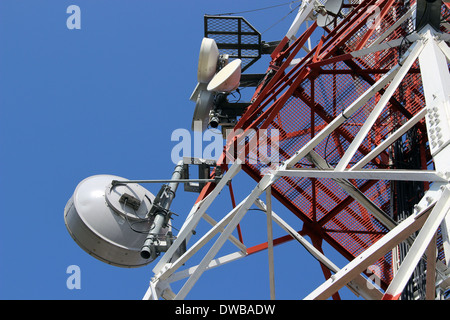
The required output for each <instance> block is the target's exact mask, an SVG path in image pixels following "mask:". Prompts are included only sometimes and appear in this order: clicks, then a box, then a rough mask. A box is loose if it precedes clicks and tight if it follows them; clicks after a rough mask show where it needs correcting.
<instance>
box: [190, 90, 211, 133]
mask: <svg viewBox="0 0 450 320" xmlns="http://www.w3.org/2000/svg"><path fill="white" fill-rule="evenodd" d="M213 106H214V93H213V92H209V91H206V90H201V91H200V92H199V94H198V97H197V102H196V104H195V110H194V115H193V117H192V130H193V131H199V130H201V131H202V132H203V131H205V130H206V129H207V127H208V123H209V112H210V111H211V110H212V108H213ZM196 121H201V126H199V125H198V124H197V125H196V123H195V122H196Z"/></svg>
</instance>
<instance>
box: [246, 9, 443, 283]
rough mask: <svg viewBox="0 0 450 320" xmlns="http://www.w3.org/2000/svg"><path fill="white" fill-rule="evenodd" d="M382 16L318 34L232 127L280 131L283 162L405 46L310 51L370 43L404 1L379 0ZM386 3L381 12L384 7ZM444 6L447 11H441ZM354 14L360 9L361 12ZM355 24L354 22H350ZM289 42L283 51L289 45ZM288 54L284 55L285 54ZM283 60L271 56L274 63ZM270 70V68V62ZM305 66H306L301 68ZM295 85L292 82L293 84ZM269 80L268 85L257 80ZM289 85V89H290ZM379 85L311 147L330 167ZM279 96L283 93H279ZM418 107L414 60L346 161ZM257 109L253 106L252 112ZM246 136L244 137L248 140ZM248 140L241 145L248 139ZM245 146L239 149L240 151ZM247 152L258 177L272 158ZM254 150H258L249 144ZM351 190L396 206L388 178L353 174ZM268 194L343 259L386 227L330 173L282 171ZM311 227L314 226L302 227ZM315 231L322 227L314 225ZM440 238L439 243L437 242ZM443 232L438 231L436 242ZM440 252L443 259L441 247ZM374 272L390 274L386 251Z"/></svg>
mask: <svg viewBox="0 0 450 320" xmlns="http://www.w3.org/2000/svg"><path fill="white" fill-rule="evenodd" d="M374 2H375V1H369V0H368V1H362V5H367V6H368V5H371V4H372V3H374ZM377 3H378V4H380V7H381V8H382V12H383V14H384V16H383V18H382V20H381V22H380V24H379V25H378V26H377V27H376V28H372V29H371V28H369V27H368V24H367V23H363V24H359V21H360V16H358V14H357V13H355V12H352V14H353V15H351V14H349V15H348V16H349V17H350V18H348V20H347V21H345V20H342V21H341V20H339V22H340V23H341V24H338V25H337V26H335V29H334V30H327V31H328V32H329V34H328V35H327V36H324V37H323V38H322V40H323V43H322V49H320V50H321V51H319V52H315V50H319V49H317V47H316V48H315V49H313V50H312V53H311V54H310V55H307V56H306V57H305V58H303V60H302V61H301V62H300V63H299V65H298V66H297V67H295V68H297V69H295V68H294V69H293V70H291V71H289V73H287V72H284V73H283V74H282V76H280V77H279V79H280V80H278V81H277V82H274V83H273V87H270V88H268V87H262V88H260V89H261V90H257V92H256V94H255V96H254V98H253V100H254V101H255V102H254V105H252V106H250V107H249V109H248V110H247V113H245V114H244V115H243V117H242V118H243V119H241V121H240V122H239V123H238V125H237V128H239V129H241V128H242V129H244V130H248V129H249V127H248V126H249V125H250V124H251V129H252V130H258V129H267V130H271V129H276V130H278V132H279V144H278V146H279V159H278V160H279V162H283V161H285V160H287V159H289V158H290V157H292V156H293V155H294V153H295V152H297V151H298V150H299V149H300V148H302V147H303V146H305V145H306V144H307V143H308V142H309V141H310V140H311V139H312V138H313V137H314V136H315V135H316V134H317V133H318V132H320V131H321V130H322V129H323V128H325V127H326V126H327V125H328V124H329V123H330V122H331V121H332V120H333V119H335V118H336V117H337V116H339V115H340V114H341V113H342V112H343V110H345V109H346V108H347V107H348V106H350V105H351V104H352V103H353V102H354V101H356V99H358V97H360V96H361V94H362V93H364V92H365V91H366V90H367V89H368V88H370V87H371V85H373V84H374V83H375V82H376V81H377V80H378V79H379V78H380V77H381V76H382V75H384V74H385V73H386V72H387V71H388V70H389V69H390V68H392V67H393V66H394V65H396V64H397V63H398V62H399V60H400V58H401V57H402V55H403V54H404V52H405V51H406V50H407V49H408V47H409V46H410V43H408V41H402V44H401V46H400V47H394V48H390V49H387V50H384V51H379V52H375V53H371V54H368V55H365V56H363V57H360V58H352V59H348V60H343V61H337V62H332V63H328V64H322V65H321V66H320V67H318V68H315V69H314V68H313V67H312V66H311V65H309V64H310V63H311V59H312V58H311V57H312V55H313V54H316V57H315V59H316V60H315V62H317V61H321V59H323V60H326V59H329V58H330V57H332V56H340V55H343V54H345V53H348V52H351V51H353V50H360V49H363V48H365V47H368V46H370V45H371V44H374V43H375V41H378V40H377V39H378V38H379V37H380V35H382V34H383V33H384V32H385V31H387V30H388V29H389V28H390V27H391V26H392V25H393V24H394V23H395V22H396V21H397V20H398V19H400V18H401V17H402V15H403V14H405V13H406V12H407V8H406V7H405V6H404V5H403V3H402V2H395V3H394V1H389V0H380V1H377ZM385 7H386V10H384V9H383V8H385ZM443 10H444V11H446V10H447V9H443ZM358 12H364V10H360V11H358ZM354 26H358V28H356V27H354ZM413 26H414V20H413V19H412V18H408V19H405V20H404V22H403V23H401V24H399V25H398V26H397V27H396V28H395V29H394V30H393V31H392V32H391V34H389V35H388V36H387V37H384V38H383V40H382V41H379V42H386V41H390V40H394V39H402V38H404V37H405V36H406V35H407V34H409V33H410V32H411V31H412V30H413ZM294 47H295V43H294V44H292V45H291V47H290V48H289V49H288V50H287V52H290V51H293V49H294ZM286 56H287V55H284V57H286ZM281 64H282V61H275V63H273V65H277V66H278V67H279V66H280V65H281ZM269 70H270V68H269ZM305 70H306V71H307V72H305ZM293 83H296V84H297V85H296V87H295V88H293ZM263 85H267V83H263ZM292 89H294V90H292ZM385 89H386V87H385V88H384V89H383V90H380V92H379V93H377V94H375V95H374V96H373V97H372V98H371V99H369V101H368V102H367V103H366V104H365V105H364V106H363V107H361V108H360V109H359V110H358V111H357V112H355V113H354V114H353V115H352V116H351V117H349V118H348V119H346V121H345V122H344V123H343V124H342V125H340V126H339V127H338V128H337V129H336V130H335V131H333V133H331V134H330V135H328V136H327V138H326V139H324V140H323V141H322V142H321V143H319V144H318V145H317V146H316V147H315V149H314V151H315V152H316V153H317V154H318V155H319V156H320V157H322V158H323V159H324V160H325V161H326V162H327V163H328V164H329V165H330V166H335V165H337V164H338V163H339V161H340V160H341V158H342V156H343V154H344V153H345V151H346V150H347V148H348V146H349V145H350V143H351V142H352V141H353V140H354V138H355V136H356V135H357V133H358V132H359V130H360V128H361V126H362V125H363V124H364V122H365V121H366V119H367V117H368V116H369V114H370V113H371V111H372V109H373V108H374V107H375V106H376V104H377V103H378V101H379V100H380V97H381V95H382V93H383V92H384V90H385ZM283 98H285V99H283ZM423 107H424V97H423V89H422V84H421V77H420V73H419V66H418V62H416V63H415V64H414V65H413V67H412V68H411V70H410V71H409V73H408V74H407V76H406V77H405V78H404V79H403V81H402V82H401V83H400V85H399V86H398V88H397V90H396V91H395V93H394V95H393V97H392V98H391V99H390V101H389V102H388V103H387V105H386V107H385V108H384V110H383V111H382V112H381V114H380V116H379V117H378V119H377V121H376V122H375V124H374V126H373V128H372V129H371V130H370V132H369V134H368V135H367V137H365V139H364V141H363V143H362V144H361V146H360V147H359V149H358V150H357V152H356V153H355V155H354V156H353V158H352V159H351V162H350V164H354V163H356V162H357V161H359V160H361V159H362V158H363V157H364V156H365V155H366V154H367V153H368V152H370V151H371V150H372V149H373V148H375V147H376V146H377V145H379V144H380V142H381V141H383V140H385V139H386V138H387V137H388V136H389V135H390V134H391V133H392V132H393V130H395V129H396V128H398V127H399V126H401V125H402V124H403V123H405V122H406V121H407V120H408V119H410V118H411V117H412V116H414V115H415V114H416V113H417V112H419V111H420V110H421V109H422V108H423ZM255 110H256V111H255ZM416 127H417V128H418V130H419V133H420V139H421V144H422V145H423V149H424V150H423V157H424V158H425V161H424V162H423V166H424V168H426V166H427V164H428V163H430V160H431V158H430V155H429V151H428V150H427V148H428V146H427V139H426V132H425V130H424V128H425V127H424V123H423V122H419V123H418V124H417V125H416ZM251 138H252V136H251V135H249V140H251ZM249 140H247V144H248V141H249ZM241 150H245V149H241ZM243 152H244V153H245V157H244V158H245V159H246V164H245V165H246V166H247V168H248V169H249V170H250V171H251V172H253V173H254V176H262V175H263V174H264V173H265V172H266V170H267V169H268V168H270V164H267V163H262V162H259V161H258V162H256V163H255V162H252V163H250V159H251V157H250V156H249V150H248V148H247V150H245V151H243ZM253 154H256V151H255V150H253ZM295 167H296V168H311V167H314V165H313V164H312V163H310V162H309V161H308V160H307V159H306V158H304V159H302V160H301V161H300V162H298V163H297V164H296V165H295ZM390 167H391V164H390V150H389V149H386V150H384V151H383V152H382V153H381V154H380V155H379V156H378V157H376V158H374V159H373V160H372V161H371V162H369V163H368V164H366V165H365V167H364V168H365V169H389V168H390ZM350 182H351V183H352V184H353V185H354V186H355V187H356V188H358V189H359V190H360V191H361V192H362V193H364V195H365V196H366V197H367V198H368V199H370V200H371V201H372V202H373V203H374V204H375V205H376V206H378V207H379V208H380V209H381V210H382V211H384V212H385V213H386V214H387V215H390V216H395V214H396V213H395V212H394V211H393V210H395V208H394V209H393V207H392V204H391V184H390V182H389V181H369V180H351V181H350ZM273 189H274V190H275V192H274V195H276V196H277V197H278V199H279V200H280V201H281V202H282V203H283V204H285V205H286V207H288V208H289V209H290V210H291V211H292V212H293V213H294V214H295V215H296V216H298V217H299V218H300V219H302V220H303V221H304V222H307V224H305V225H304V232H305V233H308V232H309V233H310V234H311V235H314V236H319V237H322V238H323V239H325V240H326V241H328V242H329V243H330V244H331V245H332V246H333V247H334V248H336V249H337V250H338V251H339V252H341V253H342V254H343V255H344V256H345V257H347V258H348V259H352V258H354V257H355V256H357V255H358V254H360V253H361V252H363V251H364V250H366V249H367V248H368V247H369V246H371V245H372V244H374V243H375V242H376V241H378V240H379V239H380V238H381V237H382V236H383V235H384V234H385V233H387V232H388V229H387V228H386V227H385V226H384V225H383V224H382V223H380V221H378V220H377V219H376V218H375V217H374V216H373V215H372V214H371V213H369V212H368V211H367V210H366V209H365V208H364V207H363V206H361V205H360V204H359V203H358V202H357V201H355V200H354V199H353V198H351V197H350V196H349V195H348V194H347V193H346V192H345V191H344V190H343V189H342V188H341V187H340V186H339V184H338V183H337V182H336V181H333V180H331V179H305V178H297V177H281V178H279V179H278V180H277V181H276V182H275V183H274V184H273ZM311 225H314V226H315V227H314V230H312V229H310V228H309V227H307V226H311ZM318 229H320V230H321V231H320V232H317V230H318ZM439 241H440V242H439ZM439 243H441V245H440V246H442V238H441V237H440V236H439V237H438V245H439ZM439 258H440V259H442V258H443V251H442V249H440V251H439ZM372 267H373V268H372V269H373V270H371V272H373V273H375V274H376V275H377V276H378V277H379V278H380V280H381V282H382V284H384V285H385V286H386V285H387V284H389V283H390V281H391V279H392V276H393V266H392V253H391V252H388V253H386V255H385V256H384V257H382V258H381V259H379V260H378V261H377V262H376V263H375V264H374V265H373V266H372Z"/></svg>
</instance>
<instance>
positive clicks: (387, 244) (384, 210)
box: [66, 0, 450, 299]
mask: <svg viewBox="0 0 450 320" xmlns="http://www.w3.org/2000/svg"><path fill="white" fill-rule="evenodd" d="M449 16H450V3H448V2H442V1H441V0H435V1H433V0H418V1H396V0H361V1H358V0H344V1H342V0H328V1H322V0H320V1H318V0H305V1H303V2H302V3H301V5H300V7H299V10H298V13H297V15H296V17H295V19H294V21H293V22H292V24H291V27H290V28H289V30H288V32H287V33H286V35H285V36H284V37H283V38H282V40H281V41H276V42H269V43H266V42H264V41H262V40H261V35H260V34H259V32H258V31H257V30H256V29H255V28H254V27H253V26H252V25H251V24H250V23H249V22H247V20H245V19H244V18H242V17H235V16H233V17H224V16H209V15H207V16H205V38H204V39H203V41H202V45H201V48H200V57H199V68H198V84H197V86H196V88H195V90H194V92H193V94H192V96H191V100H192V101H194V103H195V111H194V117H193V122H192V129H193V130H197V131H204V130H205V129H206V128H207V127H208V126H209V127H212V128H219V127H220V128H221V131H222V134H223V137H224V138H225V139H226V140H225V141H226V142H225V147H224V151H223V154H222V155H221V157H220V158H219V160H217V161H216V162H214V161H213V162H207V161H206V160H202V159H184V161H183V162H182V163H180V164H179V166H177V168H181V167H182V168H183V170H181V172H180V171H177V170H176V171H175V173H177V172H178V174H175V173H174V176H173V177H172V178H173V179H172V183H171V185H172V187H171V188H170V187H163V188H162V191H161V192H160V194H159V195H157V196H156V197H154V196H147V199H150V198H152V197H153V198H152V199H151V201H150V203H149V204H147V206H148V207H151V203H152V201H153V203H156V204H157V206H156V207H154V208H152V209H149V208H147V207H145V208H144V209H142V211H143V214H142V215H131V214H127V212H124V211H123V210H122V209H120V208H119V205H118V204H119V203H121V204H122V205H124V204H125V203H126V202H127V203H128V208H131V206H132V205H133V203H134V204H135V208H134V210H135V211H136V210H140V206H142V203H144V204H145V201H144V200H145V191H142V190H140V189H139V188H138V187H137V185H136V186H135V185H134V184H133V183H139V181H131V182H126V181H116V182H114V183H112V184H111V185H110V186H109V189H108V188H107V189H106V190H107V194H106V197H107V199H110V200H111V203H112V204H113V207H114V205H116V213H117V212H118V215H119V216H120V215H122V219H127V218H129V219H134V220H133V221H135V223H136V225H140V224H142V228H143V229H145V225H146V224H153V225H155V222H154V221H160V223H159V227H158V228H157V230H153V231H149V233H148V235H147V236H146V237H144V238H145V241H143V239H142V237H141V238H139V239H138V240H137V242H139V243H140V245H136V246H137V247H139V248H138V249H136V250H137V251H139V250H140V251H141V256H140V257H138V256H135V257H134V260H133V261H131V262H130V264H143V262H142V261H141V260H140V259H149V261H148V262H151V261H153V260H154V259H155V258H156V257H157V256H158V255H161V256H160V259H159V260H158V261H157V263H156V265H155V266H154V268H153V273H154V276H153V277H152V279H151V281H150V286H149V289H148V291H147V292H146V294H145V296H144V299H159V298H164V299H184V298H185V297H186V296H187V295H188V293H189V291H190V290H191V289H192V288H193V286H194V285H195V283H196V282H197V281H198V279H199V278H200V277H201V276H202V274H203V273H204V272H205V271H206V270H208V269H211V268H215V267H219V266H221V265H223V264H225V263H228V262H232V261H235V260H238V259H244V258H245V257H248V256H250V255H252V254H254V253H256V252H259V251H262V250H268V253H269V254H268V257H269V273H270V279H269V280H270V296H271V298H275V297H276V296H275V281H274V277H275V274H274V273H275V270H274V267H273V266H274V262H273V259H274V257H273V246H274V245H283V243H285V242H287V241H297V242H299V243H300V244H301V245H302V246H303V247H304V248H305V249H306V250H307V251H308V252H309V253H310V254H312V255H313V256H314V257H315V258H316V259H317V260H318V261H319V262H320V266H321V269H322V271H323V273H324V275H325V277H326V278H327V280H326V281H325V282H324V283H323V284H322V285H320V286H319V287H317V288H316V289H315V290H314V291H313V292H311V293H310V294H309V295H308V296H306V297H305V299H328V298H330V297H332V298H334V299H339V293H338V291H339V290H340V289H341V288H342V287H344V286H347V287H349V288H350V289H351V290H352V291H353V292H354V293H356V294H357V295H360V296H362V297H363V298H365V299H448V290H449V287H450V279H449V276H450V270H449V268H448V267H449V266H450V265H449V263H450V240H449V232H450V215H449V214H447V213H448V211H449V210H450V184H449V180H450V162H449V161H448V159H449V158H450V73H449V65H448V63H449V61H450V48H449V46H448V43H450V33H449V31H450V21H448V20H447V19H448V18H449ZM301 26H302V27H304V29H305V31H304V32H303V33H299V30H300V27H301ZM312 39H314V41H311V40H312ZM317 39H319V41H317V44H316V45H315V46H311V43H316V40H317ZM262 55H270V60H271V61H270V63H269V66H268V68H267V70H266V72H265V73H264V74H247V73H246V71H247V69H249V68H250V67H251V66H252V64H253V63H255V62H256V61H257V60H258V59H259V58H260V57H261V56H262ZM243 86H244V87H254V88H255V91H254V94H253V96H252V97H251V99H250V101H248V102H247V103H234V102H232V101H230V100H231V99H229V97H230V93H231V92H233V91H235V90H236V89H238V88H240V87H243ZM255 159H256V160H255ZM192 165H197V166H199V168H200V169H201V170H200V172H201V174H199V179H198V180H196V181H194V180H192V179H189V175H188V174H187V172H188V166H192ZM243 172H245V174H247V175H249V176H250V177H251V178H253V179H254V180H255V186H254V188H253V190H252V191H251V192H250V193H249V194H248V195H244V196H242V195H239V196H240V198H241V199H238V200H239V201H240V202H238V203H235V195H234V194H233V190H232V187H231V182H232V180H233V179H234V178H235V177H236V175H242V174H244V173H243ZM141 182H145V181H141ZM177 183H185V189H186V188H187V189H190V191H193V190H195V191H198V192H200V194H199V197H198V199H197V202H196V203H195V205H194V206H193V207H192V209H191V210H190V212H189V213H188V214H187V215H186V220H185V222H184V224H183V226H182V227H181V229H180V230H179V232H178V233H177V234H176V235H173V234H172V230H168V229H167V225H166V223H165V221H167V217H170V215H171V212H170V209H169V207H170V201H171V199H169V200H170V201H167V197H169V196H170V194H171V193H172V192H175V190H176V185H175V184H177ZM195 183H197V184H195ZM124 185H128V189H127V188H125V187H124ZM119 186H121V188H122V190H121V191H120V190H118V188H119ZM169 186H170V185H169ZM224 188H226V189H230V194H231V199H232V202H233V207H234V208H233V209H232V210H231V211H229V212H227V211H226V210H224V212H223V213H222V214H221V216H220V220H219V221H215V220H214V219H212V218H211V217H210V216H209V215H208V214H207V213H206V212H207V210H208V208H209V207H210V206H211V204H212V203H213V202H214V201H215V199H216V198H217V197H218V195H219V193H220V192H221V191H222V190H223V189H224ZM138 189H139V190H138ZM115 190H118V192H119V191H120V192H119V193H118V194H117V195H114V192H113V191H115ZM108 192H109V193H108ZM132 192H135V194H133V193H132ZM164 194H166V196H165V198H164V197H162V195H164ZM74 197H75V195H74ZM262 197H264V198H265V201H263V200H262V199H261V198H262ZM169 198H170V197H169ZM272 198H275V199H277V201H278V202H279V203H281V204H282V205H283V206H284V207H285V208H286V211H287V212H283V214H281V213H275V212H274V211H273V209H272ZM155 199H156V200H155ZM161 199H162V200H164V199H165V201H161ZM147 202H148V201H147ZM161 203H163V205H161ZM75 204H76V201H75ZM164 204H166V205H164ZM252 207H255V208H258V209H259V210H262V211H264V212H265V213H266V215H267V228H266V229H264V230H261V232H263V233H266V234H267V241H265V242H263V243H260V244H254V245H251V246H250V247H248V246H247V245H245V244H244V241H243V239H244V238H245V233H244V231H245V230H241V229H240V222H241V221H242V219H243V218H244V217H245V216H246V214H247V213H248V211H249V210H250V209H251V208H252ZM112 209H114V208H112ZM130 210H131V209H130ZM66 211H67V210H66ZM78 211H79V210H78ZM144 211H145V212H144ZM136 212H137V211H136ZM286 214H289V215H291V216H293V217H295V218H296V219H299V220H300V221H301V223H302V229H301V230H300V231H299V230H296V229H294V228H293V226H292V225H291V224H289V223H288V222H287V221H286V220H287V219H283V216H285V215H286ZM201 219H204V220H206V221H208V222H209V223H210V224H211V225H212V227H211V228H210V229H209V230H208V231H207V232H206V233H205V234H202V235H197V236H196V239H197V241H195V242H194V241H192V242H193V243H191V242H190V240H191V236H192V234H193V232H195V229H196V226H197V225H198V223H199V221H200V220H201ZM273 223H276V224H278V225H279V226H281V228H283V229H284V230H285V231H286V236H283V237H280V238H275V239H274V238H273V233H272V224H273ZM143 229H142V230H143ZM69 230H70V227H69ZM83 230H84V229H83ZM146 230H147V229H146ZM236 230H237V233H238V238H236V237H235V236H233V233H234V232H235V231H236ZM243 233H244V234H243ZM74 236H76V235H74ZM305 236H307V237H308V238H309V239H311V242H310V241H309V240H307V239H306V237H305ZM227 241H231V242H232V243H233V244H234V245H235V246H236V248H237V251H236V252H234V253H231V254H227V255H225V256H222V257H218V256H217V254H218V253H219V251H220V249H221V248H222V247H223V245H224V244H225V243H226V242H227ZM143 242H145V244H146V245H145V250H144V247H142V248H141V247H140V246H142V245H143ZM324 242H326V243H328V244H329V245H330V246H332V247H333V248H334V249H335V250H336V251H337V252H338V253H339V254H341V255H342V256H343V257H344V258H345V259H347V260H348V264H347V265H346V266H344V267H343V268H338V267H337V266H336V264H335V263H333V261H331V260H330V258H329V257H327V256H326V255H325V254H324V253H323V250H322V244H323V243H324ZM206 246H208V247H209V249H208V251H207V252H206V253H204V254H203V256H202V257H201V261H200V263H199V264H198V265H195V266H192V267H189V268H187V269H186V268H185V269H183V268H182V266H183V265H184V264H185V263H187V262H188V261H189V260H190V259H191V258H192V257H193V256H194V255H195V254H196V253H198V252H199V251H200V249H202V248H203V247H206ZM136 250H135V251H136ZM87 251H89V250H87ZM202 252H203V251H202ZM118 254H119V252H118ZM114 258H116V257H114ZM115 261H116V260H115ZM116 263H118V262H116ZM369 268H370V270H369ZM181 269H183V270H181ZM374 277H376V279H377V281H376V282H377V283H376V284H374V283H373V280H374ZM175 281H184V283H183V285H182V287H181V289H180V290H179V291H178V292H174V291H173V290H172V287H171V283H173V282H175ZM369 288H370V289H369ZM293 298H298V297H293Z"/></svg>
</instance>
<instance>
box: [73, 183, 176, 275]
mask: <svg viewBox="0 0 450 320" xmlns="http://www.w3.org/2000/svg"><path fill="white" fill-rule="evenodd" d="M113 180H120V181H125V180H126V179H124V178H121V177H117V176H112V175H96V176H92V177H89V178H87V179H84V180H83V181H81V182H80V183H79V184H78V186H77V188H76V189H75V192H74V194H73V195H72V197H71V198H70V199H69V201H68V202H67V204H66V207H65V208H64V222H65V224H66V227H67V229H68V231H69V233H70V235H71V236H72V238H73V239H74V240H75V242H76V243H77V244H78V245H79V246H80V247H81V248H82V249H83V250H84V251H86V252H87V253H89V254H90V255H92V256H93V257H95V258H97V259H99V260H101V261H103V262H106V263H108V264H112V265H115V266H119V267H127V268H132V267H140V266H144V265H146V264H148V263H150V262H152V261H153V259H151V258H150V259H143V258H142V257H141V255H140V251H141V248H142V244H143V243H144V241H145V239H146V237H147V234H148V231H149V230H150V228H152V223H153V218H152V217H147V214H148V213H149V212H150V209H151V207H152V204H153V201H154V199H155V197H154V196H153V194H152V193H150V191H148V190H146V189H145V188H143V187H142V186H141V185H139V184H136V183H130V184H118V185H114V186H112V184H111V182H112V181H113ZM168 231H169V230H168V229H167V228H166V229H163V230H162V231H161V235H164V234H165V233H167V232H168Z"/></svg>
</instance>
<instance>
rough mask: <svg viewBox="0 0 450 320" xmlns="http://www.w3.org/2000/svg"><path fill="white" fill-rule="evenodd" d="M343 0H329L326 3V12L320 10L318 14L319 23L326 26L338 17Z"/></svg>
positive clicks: (320, 25)
mask: <svg viewBox="0 0 450 320" xmlns="http://www.w3.org/2000/svg"><path fill="white" fill-rule="evenodd" d="M342 3H343V0H328V1H327V2H326V3H325V8H324V11H325V12H319V14H318V15H317V25H318V26H319V27H326V26H328V25H329V24H331V23H332V22H333V21H334V20H336V19H337V17H338V14H339V12H340V11H341V8H342Z"/></svg>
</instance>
